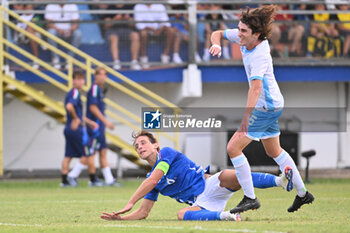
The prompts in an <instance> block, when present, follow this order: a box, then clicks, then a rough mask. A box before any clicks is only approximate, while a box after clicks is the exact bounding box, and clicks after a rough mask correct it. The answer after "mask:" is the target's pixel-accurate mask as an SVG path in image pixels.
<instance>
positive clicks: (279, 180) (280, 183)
mask: <svg viewBox="0 0 350 233" xmlns="http://www.w3.org/2000/svg"><path fill="white" fill-rule="evenodd" d="M275 182H276V185H277V187H283V186H282V177H280V176H276V178H275Z"/></svg>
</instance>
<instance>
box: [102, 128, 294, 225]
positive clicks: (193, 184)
mask: <svg viewBox="0 0 350 233" xmlns="http://www.w3.org/2000/svg"><path fill="white" fill-rule="evenodd" d="M133 138H134V139H135V141H134V147H135V149H136V151H137V153H138V155H139V156H140V158H141V159H144V160H146V161H147V162H148V163H149V164H150V165H151V166H152V170H151V172H150V173H149V174H148V175H147V179H146V180H145V181H143V183H142V184H141V185H140V186H139V188H138V189H137V190H136V192H135V193H134V194H133V195H132V197H131V198H130V200H129V202H128V204H127V205H126V206H125V207H124V208H123V209H121V210H120V211H117V212H113V213H103V215H102V216H101V218H102V219H105V220H137V219H144V218H146V217H147V216H148V214H149V213H150V211H151V209H152V207H153V205H154V203H155V201H157V199H158V195H159V193H161V194H163V195H164V196H169V197H171V198H174V199H175V200H177V201H178V202H181V203H187V204H189V205H191V206H190V207H186V208H183V209H181V210H180V211H179V212H178V213H177V217H178V219H179V220H232V221H240V220H241V218H240V215H239V214H234V213H230V212H229V211H224V209H225V206H226V203H227V201H228V200H229V199H230V197H231V196H232V194H233V193H234V192H235V191H236V190H239V189H240V185H239V183H238V181H237V178H236V175H235V171H234V170H224V171H221V172H218V173H216V174H215V175H212V176H211V175H209V174H206V172H205V170H203V169H202V168H201V167H200V166H197V165H196V164H195V163H194V162H192V161H191V160H189V159H188V158H187V157H186V156H185V155H184V154H182V153H180V152H178V151H176V150H174V149H172V148H169V147H165V148H163V149H160V148H159V145H158V142H157V140H156V138H155V137H154V136H153V134H151V133H149V132H147V131H141V132H138V133H137V134H135V135H133ZM285 170H286V173H283V174H282V176H281V177H277V176H274V175H271V174H267V173H252V174H251V176H252V177H253V181H254V186H255V187H257V188H269V187H275V186H280V187H283V188H285V189H286V190H287V191H290V190H291V189H292V188H293V187H292V182H291V180H292V177H293V174H292V173H291V168H286V169H285ZM141 198H144V199H143V201H142V203H141V206H140V208H139V209H137V210H136V211H134V212H133V213H131V214H128V215H124V216H121V214H124V213H126V212H128V211H130V210H131V209H132V208H133V207H134V205H135V204H136V202H138V201H139V200H140V199H141Z"/></svg>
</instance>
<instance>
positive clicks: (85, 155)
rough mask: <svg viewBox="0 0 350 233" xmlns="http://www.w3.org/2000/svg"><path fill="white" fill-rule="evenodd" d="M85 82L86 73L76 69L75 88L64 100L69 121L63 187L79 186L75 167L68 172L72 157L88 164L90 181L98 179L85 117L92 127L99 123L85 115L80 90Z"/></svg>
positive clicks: (66, 132)
mask: <svg viewBox="0 0 350 233" xmlns="http://www.w3.org/2000/svg"><path fill="white" fill-rule="evenodd" d="M84 84H85V74H84V73H83V72H81V71H75V72H74V73H73V88H72V90H71V91H70V92H68V94H67V96H66V98H65V102H64V104H65V108H66V113H67V121H66V126H65V128H64V137H65V139H66V147H65V157H64V159H63V162H62V183H61V186H62V187H67V186H77V181H76V178H77V176H74V173H75V172H74V168H73V169H72V171H71V172H70V173H69V174H68V170H69V163H70V161H71V160H72V158H81V159H80V160H81V161H80V163H84V164H88V169H89V173H90V181H92V182H94V181H95V179H96V176H95V165H94V156H93V155H92V154H93V151H92V150H91V144H90V140H89V136H88V134H87V132H86V127H85V126H84V124H83V119H84V122H85V123H86V124H87V125H89V126H90V127H91V128H92V129H96V128H97V127H98V125H97V124H96V122H94V121H91V120H89V119H86V118H85V117H83V108H82V103H81V99H80V91H81V89H82V88H83V86H84ZM67 174H68V175H67Z"/></svg>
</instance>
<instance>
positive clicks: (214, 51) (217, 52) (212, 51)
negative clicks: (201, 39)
mask: <svg viewBox="0 0 350 233" xmlns="http://www.w3.org/2000/svg"><path fill="white" fill-rule="evenodd" d="M209 53H210V54H211V55H213V56H214V57H215V56H216V55H218V58H220V57H221V46H220V45H217V44H213V45H212V46H211V47H210V49H209Z"/></svg>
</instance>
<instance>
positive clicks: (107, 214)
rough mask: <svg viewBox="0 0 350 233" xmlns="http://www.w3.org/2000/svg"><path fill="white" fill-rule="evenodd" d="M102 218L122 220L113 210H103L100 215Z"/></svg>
mask: <svg viewBox="0 0 350 233" xmlns="http://www.w3.org/2000/svg"><path fill="white" fill-rule="evenodd" d="M100 217H101V218H102V219H104V220H107V221H111V220H122V217H121V216H120V215H119V214H117V213H116V212H114V211H113V213H112V214H110V213H106V212H103V213H102V215H101V216H100Z"/></svg>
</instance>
